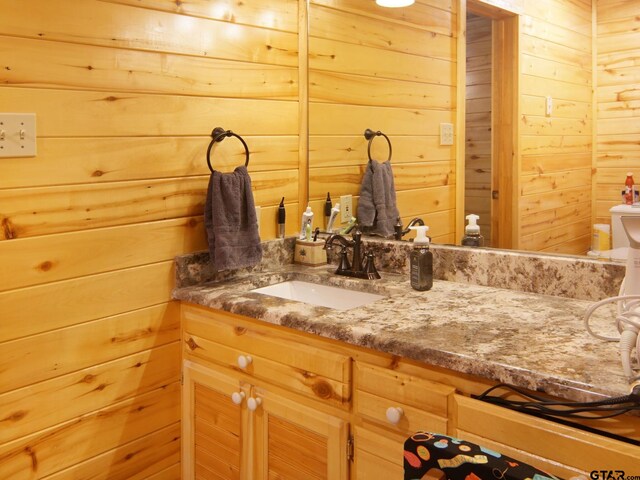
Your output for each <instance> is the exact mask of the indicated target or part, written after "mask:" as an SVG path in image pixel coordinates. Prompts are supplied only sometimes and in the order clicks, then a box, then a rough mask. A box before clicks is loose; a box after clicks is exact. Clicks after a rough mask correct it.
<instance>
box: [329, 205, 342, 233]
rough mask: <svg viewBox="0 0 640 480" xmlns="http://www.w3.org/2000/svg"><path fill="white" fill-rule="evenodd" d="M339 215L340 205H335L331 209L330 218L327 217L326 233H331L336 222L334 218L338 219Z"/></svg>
mask: <svg viewBox="0 0 640 480" xmlns="http://www.w3.org/2000/svg"><path fill="white" fill-rule="evenodd" d="M339 213H340V204H339V203H336V204H335V205H334V206H333V208H332V209H331V216H330V217H329V223H327V232H329V233H333V224H334V223H335V222H336V218H338V214H339Z"/></svg>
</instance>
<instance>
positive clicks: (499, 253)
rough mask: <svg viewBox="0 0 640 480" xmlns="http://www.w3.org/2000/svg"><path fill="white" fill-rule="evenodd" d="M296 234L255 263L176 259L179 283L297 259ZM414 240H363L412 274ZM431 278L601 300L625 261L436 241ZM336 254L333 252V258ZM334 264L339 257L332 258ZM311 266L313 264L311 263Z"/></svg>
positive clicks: (380, 259)
mask: <svg viewBox="0 0 640 480" xmlns="http://www.w3.org/2000/svg"><path fill="white" fill-rule="evenodd" d="M294 244H295V238H292V237H289V238H286V239H276V240H267V241H265V242H263V247H264V250H263V257H262V262H261V263H260V264H258V265H256V266H255V267H252V268H244V269H240V270H228V271H222V272H215V271H214V270H213V267H212V265H211V262H210V261H209V253H208V252H206V251H205V252H196V253H192V254H187V255H182V256H180V257H178V258H177V259H176V286H177V287H178V288H180V287H187V286H191V285H196V284H201V283H206V282H217V281H224V280H228V279H232V278H236V277H238V276H242V275H246V274H248V273H250V272H264V271H266V270H273V269H277V268H279V267H281V266H283V265H288V264H291V263H293V250H294ZM412 247H413V244H412V243H411V242H399V241H393V240H382V239H369V238H367V239H364V240H363V249H364V250H365V251H368V250H371V251H373V253H374V256H375V259H376V266H377V268H378V270H379V271H381V272H383V273H384V272H389V273H398V274H406V275H408V274H409V252H410V251H411V248H412ZM431 250H432V252H433V256H434V261H433V263H434V272H433V277H434V279H436V280H447V281H451V282H457V283H465V284H474V285H483V286H488V287H496V288H505V289H509V290H515V291H520V292H529V293H538V294H542V295H554V296H559V297H567V298H575V299H580V300H590V301H597V300H601V299H604V298H607V297H612V296H615V295H617V294H618V289H619V288H620V284H621V282H622V279H623V278H624V274H625V266H624V265H622V264H616V263H611V262H603V261H600V260H594V259H589V258H586V257H584V258H583V257H575V256H560V255H546V254H539V253H532V252H519V251H513V250H499V249H488V248H469V247H456V246H450V245H432V246H431ZM334 256H335V254H331V253H330V254H329V259H330V261H331V260H334V259H333V257H334ZM333 263H335V260H334V262H333ZM310 268H312V267H310Z"/></svg>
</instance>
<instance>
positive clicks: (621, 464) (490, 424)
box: [454, 395, 640, 478]
mask: <svg viewBox="0 0 640 480" xmlns="http://www.w3.org/2000/svg"><path fill="white" fill-rule="evenodd" d="M454 400H455V404H456V409H457V418H458V421H457V432H456V436H458V437H460V438H462V439H465V440H469V441H471V442H475V443H478V444H480V445H484V446H487V447H488V448H493V449H495V450H498V451H501V452H502V453H504V454H506V455H509V456H511V457H514V458H517V459H518V458H519V459H522V460H523V461H525V462H528V463H530V464H531V465H533V466H535V467H538V468H540V469H542V470H545V471H547V472H549V473H551V474H554V475H559V476H563V477H567V478H568V477H569V476H571V475H573V474H575V473H577V472H579V473H581V474H585V475H588V474H589V472H591V471H592V470H624V471H625V472H627V474H631V472H637V471H638V465H640V447H638V446H635V445H631V444H628V443H625V442H621V441H618V440H613V439H610V438H606V437H602V436H600V435H597V434H594V433H590V432H586V431H583V430H580V429H577V428H573V427H569V426H566V425H562V424H559V423H555V422H552V421H549V420H544V419H540V418H536V417H533V416H531V415H526V414H523V413H519V412H514V411H512V410H508V409H506V408H502V407H499V406H497V405H491V404H488V403H485V402H481V401H480V400H475V399H471V398H467V397H463V396H461V395H455V396H454Z"/></svg>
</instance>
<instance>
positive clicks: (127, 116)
mask: <svg viewBox="0 0 640 480" xmlns="http://www.w3.org/2000/svg"><path fill="white" fill-rule="evenodd" d="M297 5H298V2H297V0H275V1H274V0H269V1H262V0H252V1H251V2H246V3H231V2H228V3H224V4H217V6H218V8H211V5H210V2H208V1H205V0H194V1H191V2H184V3H183V2H173V1H169V0H166V1H157V0H154V1H151V0H120V1H115V0H114V1H95V0H83V1H76V0H28V1H23V2H14V1H9V0H1V1H0V6H1V7H2V11H3V14H2V15H0V57H1V58H2V62H1V65H2V68H1V69H0V84H1V85H2V86H0V105H1V106H2V107H1V109H2V111H3V112H35V113H36V114H37V134H38V145H37V148H38V155H37V157H34V158H13V159H12V158H9V159H0V225H1V228H0V259H1V262H0V478H7V479H9V478H11V479H12V480H19V479H31V478H43V477H47V478H51V479H62V478H76V479H81V478H111V479H115V478H121V479H130V478H146V477H147V476H152V475H157V477H154V478H179V476H180V473H179V461H180V459H179V452H180V450H179V447H180V423H179V422H180V408H179V407H180V395H179V391H180V382H179V378H180V343H179V320H178V312H177V304H175V303H172V302H170V293H171V289H172V287H173V282H174V277H173V273H174V272H173V257H174V256H175V255H177V254H180V253H184V252H190V251H194V250H200V249H203V248H204V247H205V244H204V232H203V227H202V211H203V202H204V196H205V190H206V185H207V180H208V169H207V166H206V161H205V151H206V147H207V145H208V143H209V137H208V135H209V133H210V132H211V130H212V129H213V128H214V127H216V126H222V127H224V128H227V129H232V130H234V131H236V132H238V133H240V134H242V135H243V136H244V138H245V139H246V141H247V143H248V144H249V146H250V148H251V150H252V152H253V154H252V156H251V164H250V166H249V170H250V172H251V175H252V178H253V186H254V191H255V197H256V201H257V203H258V204H259V205H261V206H262V207H263V209H262V237H263V238H271V237H273V236H274V234H275V209H276V205H277V203H278V202H279V201H280V198H281V196H283V195H284V196H285V197H286V202H287V207H288V213H289V217H288V219H289V228H288V231H289V233H293V232H294V231H295V224H296V223H297V217H298V208H297V207H298V173H299V172H298V53H297V52H298V35H297V31H298V18H297ZM235 142H236V140H235V139H226V140H225V141H224V142H222V143H221V144H219V145H218V146H217V147H216V149H215V151H214V165H215V166H216V167H217V168H219V169H221V170H223V171H228V170H230V169H231V168H233V167H234V166H235V165H238V164H240V163H242V162H243V150H242V147H241V146H240V143H239V142H238V143H235ZM303 177H304V176H303Z"/></svg>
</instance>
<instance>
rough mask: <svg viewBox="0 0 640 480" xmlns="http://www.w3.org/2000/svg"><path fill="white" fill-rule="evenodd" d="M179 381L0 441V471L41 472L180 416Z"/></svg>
mask: <svg viewBox="0 0 640 480" xmlns="http://www.w3.org/2000/svg"><path fill="white" fill-rule="evenodd" d="M179 392H180V382H174V383H171V384H169V385H167V386H166V387H162V388H159V389H156V390H153V391H151V392H149V393H146V394H143V395H138V396H136V397H132V398H129V399H127V400H123V401H120V402H117V403H114V404H112V405H110V406H109V407H108V408H105V409H101V410H96V411H94V412H92V413H90V414H87V415H85V416H82V417H79V418H78V419H74V420H70V421H68V422H64V423H61V424H58V425H56V426H54V427H52V428H50V429H48V430H44V431H41V432H38V433H35V434H33V435H29V436H26V437H23V438H20V439H18V440H14V441H12V442H8V443H5V444H3V445H1V446H0V476H2V478H11V479H12V480H14V479H15V480H22V479H33V478H42V477H45V476H46V475H49V474H52V473H55V472H57V471H59V470H62V469H64V468H68V467H70V466H72V465H75V464H77V463H80V462H82V461H85V460H87V459H89V458H92V457H94V456H96V455H100V454H103V453H105V452H108V451H109V450H112V449H114V448H118V447H119V446H121V445H123V444H126V443H128V442H130V441H133V440H136V439H138V438H140V437H141V436H142V435H140V432H149V433H152V432H154V431H156V430H158V428H159V427H160V428H162V427H163V426H164V425H171V424H174V423H176V422H177V421H178V420H179V419H180V396H179Z"/></svg>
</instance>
